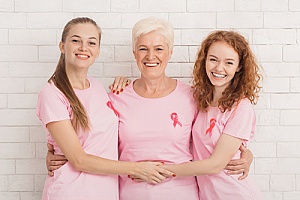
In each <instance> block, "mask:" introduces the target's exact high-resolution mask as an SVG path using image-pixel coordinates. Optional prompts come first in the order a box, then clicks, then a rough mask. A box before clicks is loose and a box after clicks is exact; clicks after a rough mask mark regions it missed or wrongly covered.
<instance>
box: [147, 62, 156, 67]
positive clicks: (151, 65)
mask: <svg viewBox="0 0 300 200" xmlns="http://www.w3.org/2000/svg"><path fill="white" fill-rule="evenodd" d="M145 65H146V66H148V67H155V66H157V65H158V64H157V63H145Z"/></svg>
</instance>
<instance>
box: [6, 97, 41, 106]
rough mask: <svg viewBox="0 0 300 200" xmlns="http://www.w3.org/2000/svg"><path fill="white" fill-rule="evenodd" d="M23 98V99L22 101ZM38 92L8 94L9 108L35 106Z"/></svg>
mask: <svg viewBox="0 0 300 200" xmlns="http://www.w3.org/2000/svg"><path fill="white" fill-rule="evenodd" d="M21 99H22V101H20V100H21ZM36 102H37V94H11V95H8V108H35V107H36Z"/></svg>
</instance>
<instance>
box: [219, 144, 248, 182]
mask: <svg viewBox="0 0 300 200" xmlns="http://www.w3.org/2000/svg"><path fill="white" fill-rule="evenodd" d="M240 151H241V158H240V159H237V160H232V161H230V162H229V163H228V164H227V166H226V167H225V169H226V170H228V171H227V174H229V175H233V174H242V175H241V176H240V177H239V178H238V179H239V180H243V179H245V178H246V177H247V176H248V174H249V170H250V165H251V163H252V161H253V154H252V152H251V151H250V150H249V149H247V148H246V147H244V146H243V145H241V147H240Z"/></svg>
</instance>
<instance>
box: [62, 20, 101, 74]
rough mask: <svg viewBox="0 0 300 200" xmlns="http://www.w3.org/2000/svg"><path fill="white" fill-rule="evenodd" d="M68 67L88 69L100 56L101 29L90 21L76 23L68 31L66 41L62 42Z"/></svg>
mask: <svg viewBox="0 0 300 200" xmlns="http://www.w3.org/2000/svg"><path fill="white" fill-rule="evenodd" d="M59 47H60V51H61V52H62V53H63V54H65V62H66V67H67V68H71V67H74V68H79V69H82V68H83V69H86V70H87V69H88V67H89V66H91V65H92V64H93V63H94V62H95V59H96V58H97V57H98V56H99V53H100V49H99V30H98V29H97V27H95V25H93V24H90V23H85V24H76V25H74V26H73V27H72V28H71V29H70V30H69V32H68V35H67V36H66V39H65V42H60V44H59Z"/></svg>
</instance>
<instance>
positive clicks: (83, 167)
mask: <svg viewBox="0 0 300 200" xmlns="http://www.w3.org/2000/svg"><path fill="white" fill-rule="evenodd" d="M47 128H48V130H49V132H50V134H51V135H52V137H53V138H54V140H55V141H56V143H57V145H58V146H59V147H60V149H61V150H62V152H63V153H64V155H65V157H66V159H67V160H68V161H69V163H70V164H71V165H72V166H73V167H74V168H75V169H76V170H79V171H83V172H88V173H93V174H120V175H124V174H126V175H127V174H128V175H134V176H139V177H140V178H142V179H144V180H146V181H148V182H151V183H158V182H160V181H161V180H163V179H164V178H165V177H164V176H162V175H161V174H160V173H163V174H168V175H170V176H171V175H172V173H171V172H168V171H167V170H164V169H162V168H160V167H158V166H159V165H160V164H161V163H155V162H148V163H147V162H122V161H115V160H109V159H105V158H101V157H98V156H94V155H91V154H87V153H85V151H84V150H83V149H82V147H81V144H80V142H79V140H78V137H77V134H76V132H75V131H74V129H73V126H72V124H71V121H70V120H63V121H57V122H51V123H49V124H47ZM162 170H163V171H162Z"/></svg>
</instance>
